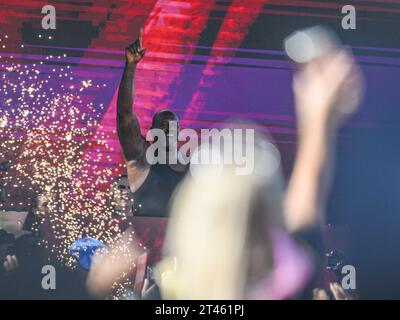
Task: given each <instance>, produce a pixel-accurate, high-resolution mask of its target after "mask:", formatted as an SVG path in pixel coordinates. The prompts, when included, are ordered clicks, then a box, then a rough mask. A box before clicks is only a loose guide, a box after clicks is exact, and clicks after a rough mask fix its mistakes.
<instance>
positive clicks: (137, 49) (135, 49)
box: [125, 28, 147, 64]
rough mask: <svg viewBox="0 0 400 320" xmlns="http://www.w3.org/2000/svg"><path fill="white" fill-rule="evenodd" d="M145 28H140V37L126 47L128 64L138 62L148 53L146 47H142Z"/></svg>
mask: <svg viewBox="0 0 400 320" xmlns="http://www.w3.org/2000/svg"><path fill="white" fill-rule="evenodd" d="M142 34H143V28H141V29H140V33H139V38H138V39H136V40H135V42H134V43H132V44H131V45H130V46H128V47H126V48H125V59H126V63H127V64H138V63H139V62H140V61H141V60H142V59H143V57H144V55H145V53H146V50H147V49H146V48H143V47H142Z"/></svg>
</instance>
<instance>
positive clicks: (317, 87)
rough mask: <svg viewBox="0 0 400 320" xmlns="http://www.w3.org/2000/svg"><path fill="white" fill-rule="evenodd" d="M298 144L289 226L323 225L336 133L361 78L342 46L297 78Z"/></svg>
mask: <svg viewBox="0 0 400 320" xmlns="http://www.w3.org/2000/svg"><path fill="white" fill-rule="evenodd" d="M293 91H294V95H295V101H296V110H297V126H298V134H299V146H298V151H297V157H296V161H295V164H294V168H293V173H292V176H291V179H290V181H289V185H288V189H287V193H286V198H285V204H284V206H285V218H286V223H287V227H288V229H289V231H291V232H296V231H298V230H303V229H310V228H314V227H319V226H321V225H322V223H323V222H324V220H325V215H324V209H325V204H326V197H327V194H328V191H329V187H330V180H331V179H330V177H331V174H332V172H333V170H332V169H333V164H332V163H333V149H334V146H335V136H336V133H337V130H338V128H339V125H340V123H341V121H342V120H343V119H344V118H345V117H346V116H347V115H349V114H351V113H352V112H353V111H354V110H355V109H356V106H357V105H358V101H359V98H360V93H361V77H360V74H359V72H358V69H357V67H356V65H355V64H354V62H353V59H352V56H351V55H350V54H349V53H348V52H345V51H338V52H335V53H332V54H331V55H330V56H328V57H325V58H324V59H323V60H321V59H320V60H318V61H313V62H311V63H309V64H308V65H306V66H305V67H304V68H303V69H302V70H301V71H300V72H298V74H297V75H296V76H295V78H294V82H293Z"/></svg>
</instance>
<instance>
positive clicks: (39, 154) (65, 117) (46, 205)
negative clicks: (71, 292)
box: [0, 36, 120, 265]
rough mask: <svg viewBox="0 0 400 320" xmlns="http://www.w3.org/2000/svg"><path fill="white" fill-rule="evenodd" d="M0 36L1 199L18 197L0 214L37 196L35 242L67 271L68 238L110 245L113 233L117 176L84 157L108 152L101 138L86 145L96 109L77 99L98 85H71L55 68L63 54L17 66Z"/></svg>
mask: <svg viewBox="0 0 400 320" xmlns="http://www.w3.org/2000/svg"><path fill="white" fill-rule="evenodd" d="M0 38H1V43H2V46H3V47H2V48H3V49H2V51H3V52H1V54H0V55H1V57H0V62H1V64H0V77H1V83H2V84H1V87H0V104H1V109H0V139H1V147H0V162H1V161H6V160H7V161H11V162H12V163H13V166H12V169H11V170H9V171H8V172H3V173H2V174H1V176H0V179H1V180H0V181H1V182H2V184H3V185H4V189H5V190H6V197H7V199H17V200H15V201H13V200H11V203H8V206H9V208H5V204H3V203H1V202H0V210H6V209H7V210H10V208H11V210H19V209H22V208H27V207H29V206H30V204H31V202H32V200H33V199H34V198H36V196H37V195H39V198H38V200H39V210H38V214H39V215H40V216H41V220H40V223H39V224H38V225H37V226H36V227H37V228H41V229H43V230H45V233H46V235H45V236H44V237H43V239H42V243H41V244H42V245H43V246H44V247H46V248H47V249H48V250H49V251H50V252H51V253H53V254H54V255H55V256H57V258H59V259H60V260H61V261H63V262H65V263H67V264H68V265H72V262H73V258H72V257H71V256H70V255H69V254H68V247H69V246H70V244H71V243H72V242H74V241H75V240H77V239H79V238H82V237H93V238H96V239H99V240H101V241H103V242H105V243H107V244H111V243H112V242H113V241H115V239H116V238H118V235H119V234H120V230H119V226H118V223H117V221H116V220H115V219H114V218H113V217H112V215H111V212H110V210H109V204H108V201H107V195H108V193H109V191H108V186H109V185H110V184H111V181H112V179H113V178H114V176H115V174H116V171H115V170H113V169H114V168H112V167H111V166H108V167H107V166H104V165H102V164H104V163H107V162H108V163H109V162H111V158H110V156H109V155H108V154H107V152H98V153H97V154H95V155H96V157H95V158H93V153H91V154H90V156H89V155H87V156H85V155H86V154H85V153H84V150H85V148H86V147H87V146H88V145H89V146H92V147H93V144H96V145H97V146H102V150H109V149H110V147H109V146H108V145H107V140H108V137H107V136H106V134H104V133H103V134H102V136H100V138H99V139H98V141H95V142H93V141H92V140H91V138H92V137H93V134H94V133H95V132H96V128H97V127H98V125H99V120H100V119H99V117H100V116H99V112H98V109H99V108H102V105H100V106H99V105H97V104H96V103H94V102H93V101H92V102H90V101H84V100H85V99H84V98H83V97H82V96H81V94H82V93H83V92H85V91H86V90H92V91H93V93H92V94H93V95H96V91H95V90H99V88H101V87H104V86H105V84H99V83H97V84H96V83H95V81H93V80H91V79H85V80H83V81H82V80H77V79H75V77H74V73H73V71H72V70H71V67H70V66H68V65H66V64H65V63H61V62H62V58H63V57H65V56H66V55H63V56H52V55H48V56H46V57H45V59H43V61H36V62H31V63H29V62H28V63H26V62H24V63H23V64H22V63H20V62H18V59H17V58H16V57H13V56H12V55H11V54H7V52H6V51H7V41H10V39H8V37H6V36H3V37H0ZM21 47H22V46H21ZM86 100H87V99H86ZM16 194H19V195H20V197H15V196H14V195H16ZM21 195H22V197H21ZM119 221H120V219H119Z"/></svg>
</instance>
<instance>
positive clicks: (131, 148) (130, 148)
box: [117, 63, 147, 162]
mask: <svg viewBox="0 0 400 320" xmlns="http://www.w3.org/2000/svg"><path fill="white" fill-rule="evenodd" d="M135 72H136V64H131V63H127V64H126V65H125V69H124V73H123V75H122V79H121V83H120V85H119V91H118V100H117V132H118V137H119V141H120V144H121V147H122V151H123V153H124V156H125V159H126V161H131V160H136V161H140V162H141V161H143V160H144V157H145V152H146V147H147V142H146V140H145V139H144V137H143V136H142V134H141V132H140V124H139V120H138V118H137V117H136V115H135V113H134V111H133V107H132V106H133V95H134V84H133V81H134V77H135Z"/></svg>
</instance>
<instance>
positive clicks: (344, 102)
mask: <svg viewBox="0 0 400 320" xmlns="http://www.w3.org/2000/svg"><path fill="white" fill-rule="evenodd" d="M293 91H294V94H295V100H296V108H297V116H298V121H299V125H300V129H302V128H304V127H310V126H313V125H314V124H315V123H317V122H321V123H324V124H335V125H338V124H339V122H340V120H342V119H344V118H345V117H346V116H347V115H349V114H351V113H353V112H354V111H355V110H356V107H357V105H358V103H359V100H360V97H361V93H362V80H361V75H360V71H359V69H358V67H357V65H356V64H355V63H354V61H353V57H352V55H351V53H350V52H347V51H345V50H337V51H336V52H333V53H332V54H330V55H329V56H326V57H323V58H319V59H316V60H314V61H312V62H310V63H308V64H307V65H305V66H304V67H303V68H302V69H301V70H300V71H299V72H298V73H297V74H296V76H295V78H294V82H293ZM328 122H329V123H328Z"/></svg>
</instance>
